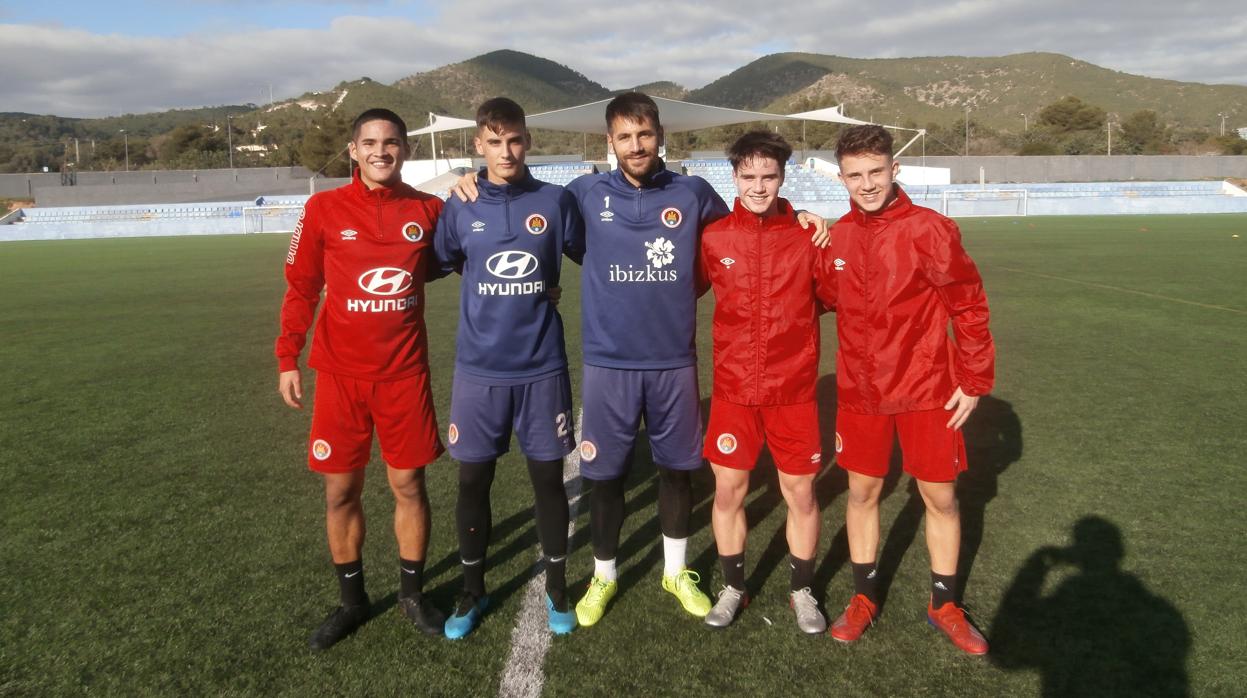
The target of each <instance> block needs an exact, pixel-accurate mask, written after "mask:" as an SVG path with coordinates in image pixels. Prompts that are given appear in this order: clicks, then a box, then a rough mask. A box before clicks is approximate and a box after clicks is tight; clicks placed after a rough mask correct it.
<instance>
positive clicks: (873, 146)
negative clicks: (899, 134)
mask: <svg viewBox="0 0 1247 698" xmlns="http://www.w3.org/2000/svg"><path fill="white" fill-rule="evenodd" d="M863 153H869V154H871V155H886V156H888V157H892V134H890V133H888V130H887V129H886V128H884V127H882V126H876V125H874V124H864V125H861V126H850V127H848V128H846V129H844V130H843V131H841V132H840V137H839V138H837V139H836V162H840V159H841V158H843V157H844V156H846V155H862V154H863Z"/></svg>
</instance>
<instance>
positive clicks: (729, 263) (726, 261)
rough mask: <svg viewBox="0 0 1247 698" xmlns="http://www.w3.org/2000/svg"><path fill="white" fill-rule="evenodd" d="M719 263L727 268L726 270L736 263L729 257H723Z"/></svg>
mask: <svg viewBox="0 0 1247 698" xmlns="http://www.w3.org/2000/svg"><path fill="white" fill-rule="evenodd" d="M719 262H720V263H721V264H723V266H725V267H727V268H728V269H731V268H732V265H733V264H735V263H736V260H734V259H732V258H731V257H724V258H723V259H720V260H719Z"/></svg>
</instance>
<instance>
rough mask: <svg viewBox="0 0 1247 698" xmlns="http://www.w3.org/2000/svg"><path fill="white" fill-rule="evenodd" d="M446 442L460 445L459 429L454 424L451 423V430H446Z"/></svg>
mask: <svg viewBox="0 0 1247 698" xmlns="http://www.w3.org/2000/svg"><path fill="white" fill-rule="evenodd" d="M446 440H447V441H449V442H450V443H452V444H457V443H459V427H457V426H455V423H454V422H451V423H450V428H448V429H447V430H446Z"/></svg>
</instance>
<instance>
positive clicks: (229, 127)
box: [225, 114, 234, 170]
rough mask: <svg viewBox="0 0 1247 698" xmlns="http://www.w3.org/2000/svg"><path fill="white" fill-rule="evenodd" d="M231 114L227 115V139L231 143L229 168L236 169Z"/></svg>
mask: <svg viewBox="0 0 1247 698" xmlns="http://www.w3.org/2000/svg"><path fill="white" fill-rule="evenodd" d="M230 119H231V117H230V115H229V114H226V115H225V139H226V142H227V143H228V144H229V145H228V147H229V168H230V169H231V170H232V169H234V124H233V121H231V120H230Z"/></svg>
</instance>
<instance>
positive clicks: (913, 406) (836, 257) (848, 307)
mask: <svg viewBox="0 0 1247 698" xmlns="http://www.w3.org/2000/svg"><path fill="white" fill-rule="evenodd" d="M821 254H822V255H823V256H824V258H825V259H829V260H830V261H831V264H826V263H824V264H822V265H820V267H819V269H820V273H821V274H822V275H823V277H830V279H825V280H828V281H834V282H835V287H836V333H837V337H838V339H839V342H840V347H839V350H838V351H837V352H836V385H837V406H838V408H839V409H842V410H849V411H850V412H857V413H864V414H896V413H898V412H911V411H917V410H930V409H936V408H938V407H943V406H944V404H945V403H946V402H947V401H948V399H949V398H950V397H952V394H953V391H954V390H956V389H957V387H958V386H960V387H961V388H962V390H963V391H964V392H965V393H966V394H967V395H984V394H986V393H988V392H990V391H991V389H992V383H993V380H994V377H995V356H996V351H995V346H994V344H993V343H992V336H991V332H990V331H989V330H988V315H989V313H988V308H987V294H986V292H985V291H984V290H983V280H982V278H981V277H980V276H979V270H978V268H977V267H976V266H975V265H974V261H973V260H971V259H970V256H969V255H967V254H966V251H965V250H964V249H963V248H962V246H961V231H960V230H958V228H957V224H956V223H954V222H953V221H952V220H950V219H948V218H945V217H944V216H941V215H940V214H938V213H936V212H935V211H932V210H930V209H928V208H923V207H921V206H915V205H914V204H913V202H911V201H910V199H909V196H907V195H906V194H905V192H904V191H902V190H901V188H900V186H899V185H898V186H897V187H896V200H895V201H893V202H892V203H891V204H890V205H889V206H888V207H887V208H885V209H884V210H883V211H881V212H879V213H878V214H874V215H867V214H865V213H864V212H863V211H862V210H861V209H859V208H858V207H857V206H856V205H855V204H854V205H852V206H851V210H850V211H849V213H847V214H845V215H844V217H842V218H841V219H840V220H839V221H837V222H836V223H835V225H833V226H832V228H831V246H830V247H828V248H826V249H825V250H823V251H822V253H821ZM950 320H951V321H952V328H953V336H954V337H955V338H956V341H955V342H954V341H953V338H950V337H949V335H948V325H949V321H950Z"/></svg>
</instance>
